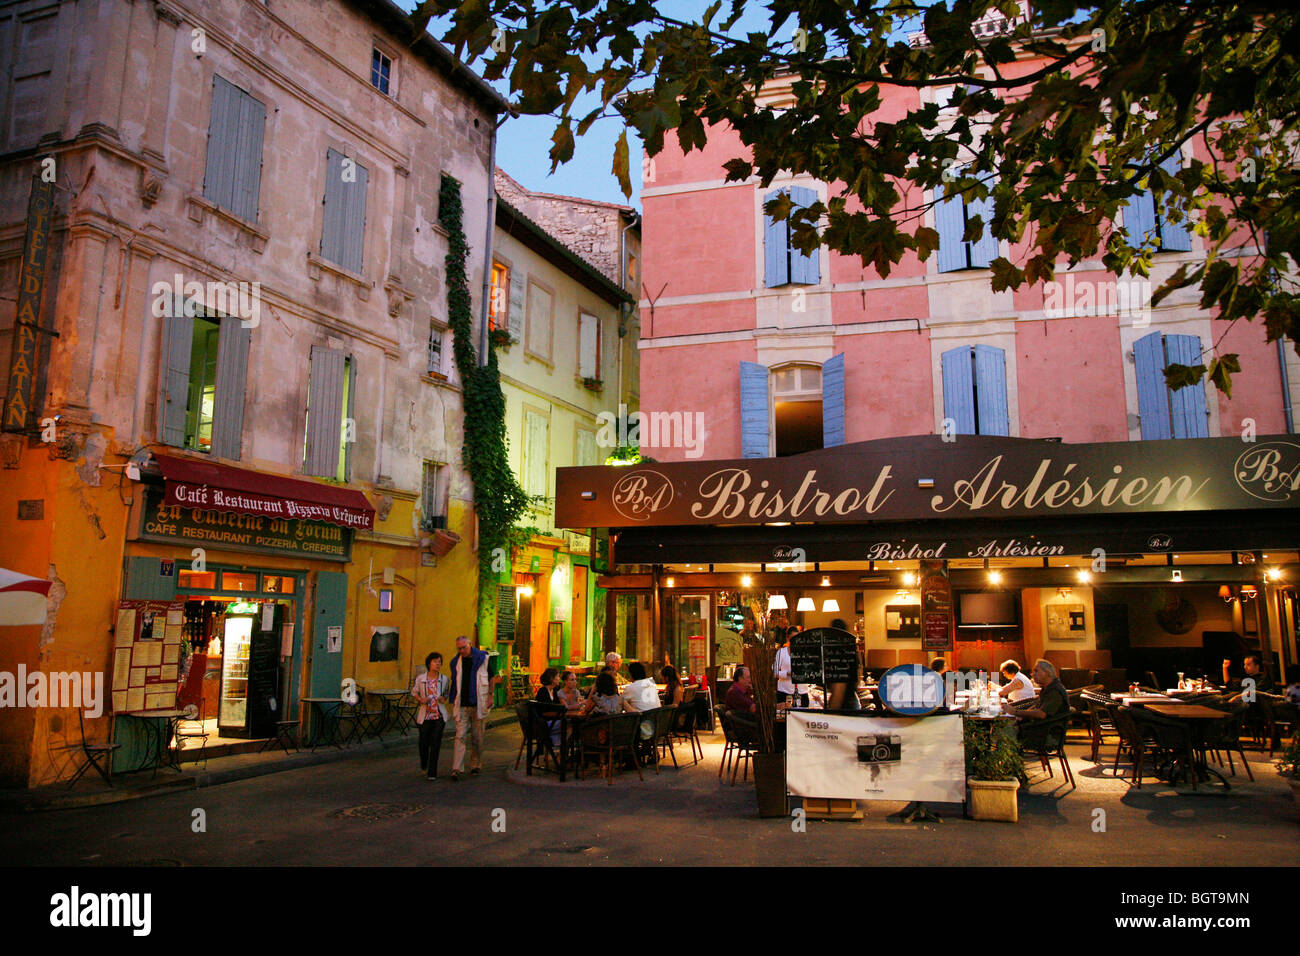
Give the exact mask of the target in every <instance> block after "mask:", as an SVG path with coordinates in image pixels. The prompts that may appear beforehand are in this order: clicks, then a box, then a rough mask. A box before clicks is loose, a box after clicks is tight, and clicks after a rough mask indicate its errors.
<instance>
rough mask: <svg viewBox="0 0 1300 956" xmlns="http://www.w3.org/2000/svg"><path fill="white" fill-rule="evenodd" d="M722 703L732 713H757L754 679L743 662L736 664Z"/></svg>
mask: <svg viewBox="0 0 1300 956" xmlns="http://www.w3.org/2000/svg"><path fill="white" fill-rule="evenodd" d="M723 703H724V704H726V707H727V710H729V711H731V712H732V713H733V714H737V715H745V716H748V717H753V716H754V715H755V713H757V711H758V705H757V704H755V703H754V680H753V678H752V677H751V676H750V673H749V668H748V667H745V666H744V665H743V664H738V665H737V666H736V672H735V674H734V675H733V677H732V684H731V686H730V687H728V688H727V696H726V697H725V698H724V699H723Z"/></svg>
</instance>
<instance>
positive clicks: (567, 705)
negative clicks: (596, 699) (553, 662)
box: [559, 671, 586, 710]
mask: <svg viewBox="0 0 1300 956" xmlns="http://www.w3.org/2000/svg"><path fill="white" fill-rule="evenodd" d="M559 698H560V702H561V703H562V704H564V709H565V710H581V709H582V706H583V704H584V703H586V701H584V700H583V697H582V691H580V690H578V675H577V674H575V673H574V672H573V671H565V672H564V676H563V677H562V678H561V679H560V690H559Z"/></svg>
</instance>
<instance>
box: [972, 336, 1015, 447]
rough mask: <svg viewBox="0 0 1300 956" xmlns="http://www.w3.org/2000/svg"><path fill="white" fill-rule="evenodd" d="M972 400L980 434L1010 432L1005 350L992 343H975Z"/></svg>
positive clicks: (1005, 433)
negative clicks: (973, 392) (973, 391)
mask: <svg viewBox="0 0 1300 956" xmlns="http://www.w3.org/2000/svg"><path fill="white" fill-rule="evenodd" d="M975 402H976V411H977V412H978V419H977V422H978V424H979V433H980V434H981V435H1010V434H1011V415H1010V413H1009V412H1008V410H1007V353H1006V352H1004V351H1003V350H1002V349H999V348H995V347H994V346H992V345H977V346H975Z"/></svg>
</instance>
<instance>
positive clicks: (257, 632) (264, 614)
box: [217, 603, 284, 738]
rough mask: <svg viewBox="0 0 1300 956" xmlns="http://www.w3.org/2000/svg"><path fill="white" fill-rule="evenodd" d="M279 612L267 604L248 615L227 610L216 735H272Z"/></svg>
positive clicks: (278, 607)
mask: <svg viewBox="0 0 1300 956" xmlns="http://www.w3.org/2000/svg"><path fill="white" fill-rule="evenodd" d="M283 616H284V607H283V606H282V605H279V604H269V603H268V604H264V605H261V606H259V607H258V610H257V612H256V613H254V614H250V615H243V614H238V615H231V614H227V616H226V629H225V639H224V641H223V644H224V651H225V655H224V658H223V663H222V670H221V710H220V714H219V715H218V721H217V727H218V730H219V732H220V734H221V736H223V737H244V738H263V737H271V736H274V734H275V721H276V702H275V696H276V694H277V693H278V692H279V684H280V669H279V668H280V628H281V622H282V619H283Z"/></svg>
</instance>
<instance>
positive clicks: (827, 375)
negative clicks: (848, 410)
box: [822, 352, 844, 448]
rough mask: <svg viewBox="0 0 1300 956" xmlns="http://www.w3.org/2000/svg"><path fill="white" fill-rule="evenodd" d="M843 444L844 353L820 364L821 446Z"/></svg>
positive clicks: (831, 446) (827, 446)
mask: <svg viewBox="0 0 1300 956" xmlns="http://www.w3.org/2000/svg"><path fill="white" fill-rule="evenodd" d="M843 444H844V353H843V352H841V353H840V354H838V355H833V356H831V358H830V359H829V360H828V361H827V362H826V364H824V365H823V366H822V447H823V448H834V447H835V446H836V445H843Z"/></svg>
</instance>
